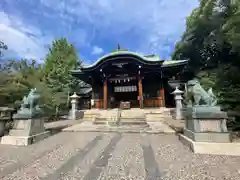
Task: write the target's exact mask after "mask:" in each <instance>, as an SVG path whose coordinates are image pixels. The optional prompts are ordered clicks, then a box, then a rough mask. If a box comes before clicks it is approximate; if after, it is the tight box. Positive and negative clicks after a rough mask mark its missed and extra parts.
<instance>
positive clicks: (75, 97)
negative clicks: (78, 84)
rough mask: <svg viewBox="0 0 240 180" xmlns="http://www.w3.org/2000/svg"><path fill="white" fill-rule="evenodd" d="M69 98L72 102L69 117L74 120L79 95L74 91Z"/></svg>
mask: <svg viewBox="0 0 240 180" xmlns="http://www.w3.org/2000/svg"><path fill="white" fill-rule="evenodd" d="M70 98H71V104H72V110H71V118H72V120H76V119H77V118H76V113H77V104H78V99H79V98H80V97H79V96H78V95H77V94H76V92H74V94H73V95H72V96H70Z"/></svg>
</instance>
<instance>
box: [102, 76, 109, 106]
mask: <svg viewBox="0 0 240 180" xmlns="http://www.w3.org/2000/svg"><path fill="white" fill-rule="evenodd" d="M107 90H108V89H107V80H104V82H103V108H104V109H107V103H108V102H107Z"/></svg>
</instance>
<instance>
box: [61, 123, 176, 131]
mask: <svg viewBox="0 0 240 180" xmlns="http://www.w3.org/2000/svg"><path fill="white" fill-rule="evenodd" d="M148 125H149V126H148V127H142V125H131V124H129V125H121V126H111V125H109V126H108V125H95V124H93V123H92V122H82V123H80V124H75V125H73V126H70V127H67V128H65V129H63V131H70V132H125V133H127V132H128V133H139V132H142V133H143V132H144V133H175V131H174V130H173V129H172V128H170V127H169V126H168V125H167V124H165V123H163V122H160V121H159V122H148Z"/></svg>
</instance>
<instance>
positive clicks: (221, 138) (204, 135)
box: [183, 129, 231, 143]
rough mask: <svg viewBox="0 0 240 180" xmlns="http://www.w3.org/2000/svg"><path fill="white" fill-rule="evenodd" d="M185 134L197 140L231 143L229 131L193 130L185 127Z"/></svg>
mask: <svg viewBox="0 0 240 180" xmlns="http://www.w3.org/2000/svg"><path fill="white" fill-rule="evenodd" d="M183 134H184V136H186V137H188V138H190V139H191V140H193V141H196V142H215V143H230V142H231V138H230V133H229V132H193V131H190V130H188V129H184V132H183Z"/></svg>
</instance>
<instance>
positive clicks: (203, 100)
mask: <svg viewBox="0 0 240 180" xmlns="http://www.w3.org/2000/svg"><path fill="white" fill-rule="evenodd" d="M186 91H187V92H186V96H187V97H186V98H187V103H188V105H195V106H198V105H206V106H215V105H216V104H217V97H216V96H215V95H214V94H213V91H212V88H210V89H209V90H208V91H207V92H206V91H205V90H204V89H203V88H202V86H201V85H200V83H199V81H198V80H197V79H193V80H190V81H188V82H187V89H186Z"/></svg>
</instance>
